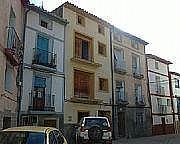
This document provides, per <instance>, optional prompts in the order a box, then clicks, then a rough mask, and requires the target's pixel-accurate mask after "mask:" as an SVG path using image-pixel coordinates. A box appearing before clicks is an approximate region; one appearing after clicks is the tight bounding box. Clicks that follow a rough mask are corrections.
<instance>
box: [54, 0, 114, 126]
mask: <svg viewBox="0 0 180 144" xmlns="http://www.w3.org/2000/svg"><path fill="white" fill-rule="evenodd" d="M53 12H54V13H56V14H58V15H59V16H61V17H63V18H65V19H67V20H68V21H69V24H68V26H67V27H66V34H65V37H66V38H65V39H66V40H65V77H66V102H65V108H64V110H65V111H64V114H65V115H64V122H65V124H66V125H73V124H77V123H78V122H79V121H80V119H81V118H82V117H84V116H107V117H108V118H109V120H110V121H111V110H112V106H111V103H112V102H111V101H112V84H111V59H110V29H109V24H108V23H107V22H105V21H104V20H102V19H100V18H98V17H96V16H94V15H92V14H90V13H88V12H86V11H85V10H83V9H80V8H78V7H77V6H75V5H73V4H71V3H68V2H66V3H64V4H63V5H62V6H60V7H59V8H57V9H55V10H54V11H53Z"/></svg>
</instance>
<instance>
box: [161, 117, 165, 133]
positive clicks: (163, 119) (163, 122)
mask: <svg viewBox="0 0 180 144" xmlns="http://www.w3.org/2000/svg"><path fill="white" fill-rule="evenodd" d="M161 122H162V134H166V121H165V118H164V117H162V118H161Z"/></svg>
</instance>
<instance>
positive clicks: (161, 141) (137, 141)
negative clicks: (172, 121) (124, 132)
mask: <svg viewBox="0 0 180 144" xmlns="http://www.w3.org/2000/svg"><path fill="white" fill-rule="evenodd" d="M113 144H180V134H179V135H178V134H170V135H160V136H152V137H141V138H133V139H118V140H115V141H113Z"/></svg>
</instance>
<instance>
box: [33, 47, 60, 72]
mask: <svg viewBox="0 0 180 144" xmlns="http://www.w3.org/2000/svg"><path fill="white" fill-rule="evenodd" d="M32 63H33V64H37V65H42V66H46V67H50V68H56V65H57V55H56V54H54V53H52V52H49V51H45V50H42V49H38V48H36V49H34V56H33V61H32Z"/></svg>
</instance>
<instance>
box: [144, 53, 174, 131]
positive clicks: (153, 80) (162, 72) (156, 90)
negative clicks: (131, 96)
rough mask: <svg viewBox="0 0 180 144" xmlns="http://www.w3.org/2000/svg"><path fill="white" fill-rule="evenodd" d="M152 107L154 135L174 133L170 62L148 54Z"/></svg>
mask: <svg viewBox="0 0 180 144" xmlns="http://www.w3.org/2000/svg"><path fill="white" fill-rule="evenodd" d="M146 58H147V64H148V77H149V90H150V98H151V107H152V134H153V135H158V134H169V133H174V114H173V113H174V109H173V106H172V92H171V90H170V87H171V85H170V83H169V65H170V64H172V63H171V62H170V61H167V60H165V59H162V58H160V57H158V56H156V55H152V54H146Z"/></svg>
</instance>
